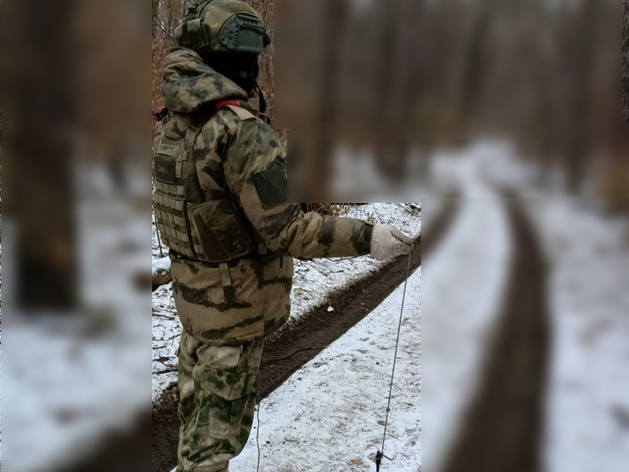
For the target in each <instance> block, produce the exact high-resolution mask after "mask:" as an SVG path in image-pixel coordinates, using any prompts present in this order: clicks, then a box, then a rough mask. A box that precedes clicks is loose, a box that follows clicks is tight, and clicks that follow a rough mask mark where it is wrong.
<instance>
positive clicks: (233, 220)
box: [188, 198, 253, 264]
mask: <svg viewBox="0 0 629 472" xmlns="http://www.w3.org/2000/svg"><path fill="white" fill-rule="evenodd" d="M188 212H189V219H190V227H191V230H192V234H193V236H196V238H195V239H196V240H197V241H198V242H199V245H198V247H196V251H197V256H198V257H199V259H201V260H203V261H206V262H210V263H213V264H220V263H222V262H227V261H230V260H233V259H238V258H240V257H244V256H247V255H250V254H251V253H252V249H253V241H252V237H251V234H250V232H249V230H248V228H247V227H246V226H245V225H244V223H243V221H242V216H241V215H240V214H239V212H238V211H237V209H236V208H234V205H233V203H232V202H231V201H230V200H229V199H227V198H220V199H216V200H211V201H209V202H204V203H199V204H196V205H190V204H189V205H188Z"/></svg>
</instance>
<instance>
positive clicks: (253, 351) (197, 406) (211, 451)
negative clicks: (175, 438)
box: [177, 330, 264, 472]
mask: <svg viewBox="0 0 629 472" xmlns="http://www.w3.org/2000/svg"><path fill="white" fill-rule="evenodd" d="M263 343H264V341H263V340H261V339H258V340H255V341H253V342H250V343H247V344H243V345H241V346H234V347H230V346H211V345H208V344H205V343H202V342H200V341H198V340H196V339H194V338H193V337H192V336H190V335H189V334H188V333H187V332H186V331H185V330H184V331H183V333H182V336H181V345H180V347H179V395H180V403H179V420H180V422H181V429H180V434H179V450H178V467H177V472H227V471H228V464H229V460H230V459H232V458H233V457H235V456H237V455H238V454H240V452H241V451H242V449H243V448H244V446H245V444H246V443H247V439H248V438H249V433H250V432H251V424H252V422H253V417H254V411H255V405H256V388H257V385H256V384H257V378H258V370H259V366H260V358H261V356H262V346H263Z"/></svg>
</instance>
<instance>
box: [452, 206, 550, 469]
mask: <svg viewBox="0 0 629 472" xmlns="http://www.w3.org/2000/svg"><path fill="white" fill-rule="evenodd" d="M506 201H507V205H508V210H509V223H510V225H511V228H512V233H513V240H514V250H515V254H514V259H513V265H512V270H511V274H510V280H509V282H508V286H507V290H506V293H505V297H504V299H503V300H504V301H503V307H502V312H501V314H500V315H499V325H498V328H497V333H496V337H495V339H494V342H493V345H492V346H491V352H490V354H489V355H488V358H487V361H486V365H485V368H484V372H483V374H482V379H481V386H480V388H479V391H478V392H477V394H476V397H475V398H474V399H473V401H472V402H471V404H470V406H469V408H468V411H467V414H466V416H465V418H464V421H463V425H462V429H461V431H460V434H459V437H458V439H457V440H456V441H455V444H454V446H453V448H452V449H451V450H450V454H449V457H448V460H447V463H446V467H445V468H444V469H442V470H443V472H476V471H479V472H505V471H509V472H540V471H541V470H542V467H541V461H540V441H541V437H542V421H543V395H544V390H545V379H546V369H547V365H548V357H549V319H550V318H549V314H548V308H547V294H546V283H545V266H544V259H543V255H542V251H541V248H540V245H539V242H538V240H537V238H536V235H535V233H534V231H533V228H532V226H531V224H530V222H529V221H528V220H527V218H526V215H525V214H524V211H523V209H522V207H521V206H519V203H518V200H516V199H509V200H506Z"/></svg>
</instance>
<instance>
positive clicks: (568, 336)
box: [424, 143, 629, 472]
mask: <svg viewBox="0 0 629 472" xmlns="http://www.w3.org/2000/svg"><path fill="white" fill-rule="evenodd" d="M484 146H485V148H486V150H487V152H486V153H485V157H484V163H483V164H482V167H483V174H484V175H485V177H486V178H487V179H488V180H490V181H493V182H496V183H498V184H500V185H506V186H508V187H509V188H511V189H513V190H515V191H516V193H517V195H518V196H519V197H521V198H522V202H523V203H524V204H525V208H526V209H527V212H528V215H529V217H530V220H531V222H532V224H533V225H534V228H535V230H536V232H537V234H538V235H539V237H540V238H541V242H542V246H543V251H544V253H545V257H546V260H547V268H548V294H549V298H550V300H549V308H550V309H549V311H550V315H551V320H550V324H551V358H550V365H549V374H548V384H547V390H546V408H545V420H544V421H545V434H544V437H543V438H542V441H543V442H542V444H543V446H544V458H543V461H544V470H545V471H546V472H565V471H570V472H598V471H605V472H620V471H625V470H627V468H628V467H629V368H628V366H629V221H627V219H626V217H621V216H612V215H609V214H606V213H605V212H604V211H603V210H602V209H603V208H604V205H603V204H602V202H601V201H597V200H596V199H593V198H589V199H577V198H571V197H570V196H569V195H567V194H566V193H565V192H564V190H563V189H562V185H563V184H562V183H563V182H565V176H563V175H562V173H561V172H560V171H559V170H558V169H555V170H553V171H551V172H550V173H549V178H541V177H542V176H543V173H544V172H545V171H544V170H543V169H540V168H536V167H535V166H534V165H532V164H524V163H523V162H521V161H518V160H516V159H515V157H514V156H515V153H514V151H513V149H512V148H511V147H510V146H509V145H506V144H505V143H501V144H498V145H492V144H491V143H488V144H485V145H484ZM544 180H545V181H546V183H547V184H548V185H547V187H546V188H545V189H542V188H540V187H539V185H537V183H540V182H542V181H544ZM426 283H427V281H426V280H425V281H424V287H425V286H426ZM424 290H425V291H426V288H425V289H424ZM425 312H426V310H424V317H425ZM425 333H426V330H425V329H424V336H426V334H425ZM425 383H426V380H425ZM425 423H426V419H425V418H424V424H425Z"/></svg>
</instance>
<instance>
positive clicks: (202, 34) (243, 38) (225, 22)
mask: <svg viewBox="0 0 629 472" xmlns="http://www.w3.org/2000/svg"><path fill="white" fill-rule="evenodd" d="M175 39H176V40H177V44H178V45H179V46H181V47H185V48H188V49H192V50H194V51H196V52H197V53H199V54H200V55H201V56H202V57H207V56H208V55H210V54H213V53H249V54H256V55H257V54H259V53H261V52H262V51H263V50H264V48H265V47H266V46H268V45H269V44H270V43H271V38H270V36H269V35H268V33H267V30H266V26H265V25H264V22H263V21H262V18H260V15H258V13H257V12H256V11H255V10H254V9H253V8H252V7H251V6H249V5H247V4H246V3H245V2H242V1H240V0H206V1H200V2H198V3H197V4H196V5H193V6H192V7H191V8H190V9H189V10H188V12H186V15H185V17H184V19H183V22H182V23H181V25H180V26H178V27H177V29H176V30H175Z"/></svg>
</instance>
